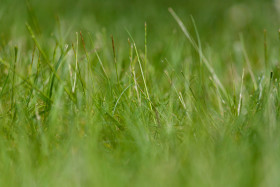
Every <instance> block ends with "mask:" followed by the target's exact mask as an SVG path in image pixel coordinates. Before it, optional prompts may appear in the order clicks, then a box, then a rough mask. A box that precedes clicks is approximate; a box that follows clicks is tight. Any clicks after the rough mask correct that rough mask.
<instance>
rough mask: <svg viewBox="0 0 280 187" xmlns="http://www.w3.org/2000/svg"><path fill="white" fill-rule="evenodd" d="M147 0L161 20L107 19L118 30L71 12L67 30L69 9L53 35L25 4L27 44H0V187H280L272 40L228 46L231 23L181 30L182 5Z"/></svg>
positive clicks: (247, 36)
mask: <svg viewBox="0 0 280 187" xmlns="http://www.w3.org/2000/svg"><path fill="white" fill-rule="evenodd" d="M14 2H16V1H14ZM145 2H146V1H145ZM215 2H216V1H213V2H212V3H213V4H215ZM229 2H231V3H233V4H234V1H229ZM51 3H54V2H52V1H50V2H47V3H46V5H49V6H51V7H52V6H54V5H57V6H58V5H59V3H58V4H55V3H54V5H52V4H51ZM83 3H85V4H86V5H88V6H89V5H91V3H92V2H90V1H86V0H85V1H82V2H81V5H80V6H83ZM87 3H88V4H87ZM96 3H97V5H100V6H101V5H102V7H106V6H105V5H104V4H102V2H96ZM112 3H113V4H114V2H112ZM127 3H128V4H129V3H131V2H127ZM146 3H147V5H151V6H152V7H154V9H153V10H154V11H155V12H156V13H158V14H157V15H161V16H162V17H160V18H159V17H153V16H157V15H154V14H153V12H150V11H148V10H145V11H147V12H145V13H146V14H147V15H149V16H151V17H149V16H147V20H146V22H145V24H142V23H144V20H141V19H140V18H136V17H132V13H131V12H128V13H126V15H125V17H126V19H130V18H131V17H132V18H131V19H133V20H135V22H130V21H124V18H123V17H122V16H120V17H118V15H119V14H121V12H119V13H116V15H114V13H113V11H112V12H110V11H108V12H110V13H109V15H111V14H112V15H111V16H113V17H114V16H115V17H114V19H115V20H117V21H119V22H117V24H118V25H120V23H121V24H125V26H127V29H126V30H125V29H124V28H123V27H122V28H121V29H119V28H120V27H117V29H116V28H115V27H114V26H113V21H110V24H109V25H106V19H103V18H100V19H101V20H100V22H98V21H96V22H94V20H93V19H90V21H91V22H92V23H91V22H90V23H91V24H89V22H87V21H88V19H87V18H86V17H84V16H83V15H84V13H83V12H77V13H80V14H77V15H76V14H75V16H76V17H77V18H76V19H78V20H79V22H78V23H77V25H78V27H76V28H75V26H73V29H69V22H67V21H69V20H70V18H69V17H67V16H69V15H68V14H66V13H65V14H63V15H64V17H65V18H63V16H59V17H60V18H62V19H61V20H59V21H58V22H59V23H58V24H59V25H58V26H55V27H52V28H51V27H50V28H49V29H50V30H51V31H52V34H49V33H48V31H47V29H46V30H45V29H44V28H46V26H44V25H43V23H48V19H51V18H48V17H47V15H43V13H40V11H39V10H40V8H41V7H40V5H38V4H36V3H35V2H32V1H27V2H26V6H27V13H28V15H29V18H28V19H27V20H26V21H28V23H27V24H26V28H25V32H23V33H22V37H23V38H24V39H22V40H20V39H18V38H17V37H16V36H13V35H11V38H9V36H8V35H5V36H3V37H4V38H5V40H7V41H9V40H11V42H3V43H1V44H0V73H1V76H0V88H1V90H0V147H1V149H0V173H1V175H0V186H21V185H23V186H128V185H129V186H130V185H133V186H257V185H262V186H278V185H279V183H280V180H279V177H278V173H279V172H278V171H279V170H280V167H279V163H280V159H279V156H278V155H279V152H280V147H279V145H278V144H279V143H278V142H279V140H280V139H279V137H280V136H279V135H280V128H279V123H278V121H279V120H280V119H279V117H280V116H279V110H280V107H279V106H280V105H279V103H280V95H279V89H280V88H279V85H280V83H279V79H280V77H279V75H280V73H279V68H278V60H277V59H278V58H279V55H278V53H276V52H275V51H278V50H279V41H277V42H275V43H273V42H272V40H273V39H274V37H278V36H274V35H272V34H271V35H270V30H269V29H267V32H265V39H264V43H265V44H264V45H263V40H259V42H258V43H255V42H256V41H255V40H253V39H254V36H253V35H254V34H255V32H257V33H259V34H257V36H258V38H262V35H263V33H262V30H257V29H255V30H256V31H254V32H249V33H246V32H244V33H242V34H239V33H235V35H234V37H232V38H231V37H229V36H230V35H231V34H232V32H231V30H227V29H226V28H228V27H230V28H231V26H232V25H231V24H230V23H220V22H218V23H216V24H217V25H216V27H215V32H213V31H207V30H204V29H201V28H203V26H201V22H203V19H201V18H200V17H199V15H200V14H202V12H201V13H199V14H196V15H194V16H191V17H190V19H189V22H188V20H187V19H186V18H188V17H185V16H184V12H181V11H180V10H183V9H182V7H184V6H186V5H185V4H184V3H182V5H181V4H180V3H179V2H177V3H179V4H177V3H176V2H174V6H175V7H176V9H175V8H174V10H177V9H178V14H177V13H175V11H174V10H173V9H171V8H169V9H167V7H166V5H167V4H168V3H166V2H165V1H162V2H161V3H159V4H155V5H153V4H149V2H148V1H147V2H146ZM185 3H186V2H185ZM257 4H258V5H264V4H265V3H263V2H262V1H260V2H257ZM4 5H6V6H8V2H5V3H4ZM70 5H71V6H72V5H73V2H72V1H69V6H70ZM86 5H84V6H86ZM115 5H116V4H115ZM136 5H138V4H136ZM207 5H209V7H210V4H207ZM64 6H66V7H68V5H66V4H65V5H64ZM181 6H182V7H181ZM196 6H199V7H201V8H203V6H202V5H201V4H196V3H195V2H193V5H192V7H193V8H194V9H195V7H196ZM228 6H230V4H227V3H225V4H223V6H222V7H224V9H225V10H224V11H226V10H227V9H228V8H230V7H228ZM58 7H59V6H58ZM73 7H74V6H73ZM137 7H138V6H137ZM180 7H181V8H180ZM209 7H206V9H203V10H208V9H209ZM53 8H54V9H55V8H56V7H55V6H54V7H53ZM107 8H108V10H110V7H107ZM237 8H238V7H237ZM252 8H253V9H254V10H257V7H254V6H252ZM163 9H164V11H163V12H162V10H163ZM72 10H73V9H72ZM168 10H169V13H170V14H168ZM265 10H266V9H265ZM1 11H2V9H1V7H0V19H1ZM41 11H43V10H41ZM66 11H67V10H66ZM85 11H86V9H85ZM126 11H129V10H126ZM135 11H136V13H137V11H138V9H136V10H135ZM220 11H221V10H218V8H217V9H215V14H217V16H218V15H220V14H222V13H221V12H220ZM240 11H242V10H240ZM176 12H177V11H176ZM136 13H135V14H136ZM37 14H39V16H38V15H37ZM71 14H73V13H71ZM96 14H97V15H103V13H102V12H98V10H96ZM89 15H90V14H89ZM137 15H138V13H137ZM179 15H180V16H179ZM207 15H208V16H210V14H207ZM224 15H227V14H226V13H225V14H224ZM256 16H257V15H256ZM196 17H198V19H196V20H198V21H196V22H195V21H194V18H196ZM203 17H204V16H203ZM153 18H154V19H156V22H153ZM163 18H164V19H163ZM165 18H166V19H165ZM266 18H267V19H268V18H269V16H267V17H266ZM6 19H8V18H6ZM44 19H46V20H45V22H43V21H42V23H41V22H40V20H44ZM112 19H113V18H112ZM162 19H163V20H162ZM185 19H186V20H185ZM204 19H206V20H208V18H207V17H205V18H204ZM224 19H227V18H226V17H225V18H224ZM183 20H184V21H183ZM268 20H271V19H268ZM83 21H84V22H85V25H86V28H85V27H82V26H81V25H82V24H83ZM254 21H255V20H252V22H254ZM71 22H74V21H73V20H71ZM204 23H205V24H206V25H207V23H206V22H204ZM214 23H215V22H214ZM214 23H213V24H214ZM258 23H259V24H261V23H263V22H261V20H258ZM11 24H12V25H13V26H14V27H17V26H18V24H19V23H18V22H15V23H11ZM72 24H73V25H75V24H74V23H72ZM102 24H104V25H102ZM70 25H71V23H70ZM10 27H12V26H10ZM18 27H19V26H18ZM143 27H144V28H143ZM248 27H251V29H252V30H254V28H257V27H253V26H248ZM47 28H48V27H47ZM135 28H137V29H135ZM138 28H139V29H138ZM75 29H77V30H79V31H80V30H81V31H80V32H76V31H77V30H75ZM106 29H107V30H106ZM208 29H209V30H211V29H212V28H208ZM273 29H274V28H273ZM69 30H70V31H69ZM233 30H234V29H233ZM126 31H127V32H126ZM275 31H277V30H276V29H275ZM107 32H109V33H113V34H114V38H113V36H112V37H111V39H110V35H107ZM209 32H210V34H211V38H209ZM66 33H70V34H66ZM85 33H86V34H85ZM275 33H277V32H275ZM275 35H276V34H275ZM193 36H196V37H193ZM0 37H1V32H0ZM13 37H14V38H13ZM127 38H129V39H128V44H127ZM114 39H117V40H114ZM212 39H213V40H212ZM15 41H16V42H15ZM116 41H117V45H116ZM275 41H276V40H275ZM15 46H17V47H15ZM116 46H118V47H117V48H116ZM245 46H246V47H245ZM268 49H269V50H268ZM263 51H264V52H263ZM267 72H270V74H268V73H267ZM58 176H59V177H58Z"/></svg>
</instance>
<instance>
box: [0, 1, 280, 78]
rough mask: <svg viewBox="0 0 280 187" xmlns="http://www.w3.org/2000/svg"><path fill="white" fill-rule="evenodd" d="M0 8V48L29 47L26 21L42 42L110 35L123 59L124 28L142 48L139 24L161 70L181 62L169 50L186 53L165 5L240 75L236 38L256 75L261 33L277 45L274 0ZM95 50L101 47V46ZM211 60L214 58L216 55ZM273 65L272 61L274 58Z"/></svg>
mask: <svg viewBox="0 0 280 187" xmlns="http://www.w3.org/2000/svg"><path fill="white" fill-rule="evenodd" d="M0 4H1V6H0V38H1V46H5V45H6V44H7V43H12V45H22V44H24V45H26V44H28V43H30V42H31V41H32V40H31V37H26V36H28V35H29V34H28V31H27V29H26V27H25V24H26V23H28V24H30V25H31V27H32V28H33V29H34V30H35V31H36V34H37V35H38V36H41V37H43V38H45V39H46V38H51V37H52V36H53V35H55V36H56V37H58V38H60V39H61V40H63V42H65V43H71V42H73V41H75V32H79V31H83V32H84V33H87V32H90V33H91V34H93V35H95V36H96V37H97V38H98V37H100V36H102V37H103V38H102V42H103V43H104V41H106V40H108V41H107V43H108V46H109V44H110V36H111V35H113V36H114V37H115V40H116V46H117V48H118V51H117V52H118V53H119V54H118V56H119V58H120V59H122V58H126V56H127V55H128V54H127V53H128V49H127V48H126V47H127V46H128V45H127V39H128V38H129V35H128V33H127V31H126V30H128V31H129V32H130V33H131V35H132V36H133V37H134V39H135V41H136V43H137V45H138V46H139V47H140V48H143V46H144V23H145V22H147V25H148V47H149V53H148V57H149V60H150V61H152V62H153V64H154V66H155V68H162V69H163V68H164V66H161V65H159V64H160V63H159V62H160V61H161V60H162V59H164V58H167V59H169V60H170V61H171V62H172V63H174V64H178V63H179V62H180V60H182V58H184V57H182V56H180V55H178V56H176V53H174V51H173V50H172V51H170V49H174V48H175V49H176V48H178V50H182V49H183V50H185V49H186V48H182V46H183V47H184V46H187V47H188V48H189V46H190V44H189V42H188V41H187V39H186V38H185V37H184V36H183V34H182V33H181V31H180V29H179V27H178V26H177V23H176V22H175V21H174V19H173V18H172V16H171V15H170V14H169V12H168V8H169V7H172V8H173V9H174V11H175V12H177V14H178V15H179V17H180V18H181V19H182V20H183V21H184V23H185V24H186V26H187V28H188V29H189V30H190V32H191V33H192V34H193V36H195V32H194V29H193V25H192V22H191V19H190V16H191V15H192V16H193V17H194V19H195V21H196V25H197V28H198V32H199V35H200V38H201V42H202V46H203V48H206V49H207V47H208V48H209V49H210V50H211V51H212V52H213V51H219V57H218V58H219V60H221V61H223V62H230V61H234V63H236V64H237V68H238V67H239V69H240V70H239V71H240V72H241V68H242V66H239V65H238V63H239V64H241V60H240V59H239V60H238V59H234V58H235V57H234V53H235V51H236V50H237V51H238V48H239V47H238V42H239V41H240V34H242V35H243V37H244V40H245V44H246V43H247V44H250V47H249V48H248V49H247V51H248V53H249V56H250V58H251V59H252V61H253V62H252V63H253V65H254V66H255V68H256V70H260V71H261V70H262V68H263V59H264V57H263V43H264V41H263V40H264V39H263V38H264V29H266V30H267V41H268V46H269V47H268V48H273V47H272V46H274V45H278V40H277V39H278V37H279V33H278V29H279V15H280V1H279V0H211V1H208V0H195V1H191V0H185V1H183V0H175V1H171V0H153V1H151V0H134V1H129V0H119V1H115V0H103V1H101V0H100V1H98V0H81V1H75V0H68V1H57V0H49V1H38V0H1V3H0ZM86 40H87V39H86ZM102 42H100V43H102ZM86 43H87V42H86ZM88 43H89V42H88ZM97 43H98V42H97ZM31 44H32V43H31ZM1 46H0V47H1ZM252 46H253V47H252ZM98 47H99V48H102V47H104V46H103V45H102V44H100V45H99V46H97V48H98ZM29 48H32V46H29ZM0 50H1V48H0ZM109 50H110V49H109ZM211 51H210V52H209V53H210V54H209V55H211V53H212V52H211ZM206 52H207V50H206ZM269 53H273V54H275V53H278V51H273V50H269ZM269 56H271V55H269ZM211 58H212V59H213V60H215V55H214V56H213V57H211ZM238 61H240V62H238ZM272 61H273V59H272ZM272 63H276V60H275V59H274V62H272ZM215 65H217V67H215ZM215 65H214V67H215V69H217V71H218V73H219V71H220V70H222V69H224V67H223V66H224V65H227V63H219V62H217V63H215Z"/></svg>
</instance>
